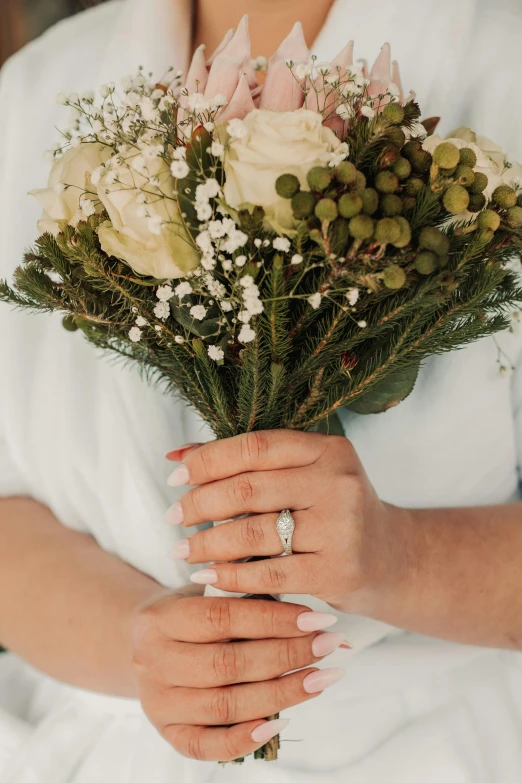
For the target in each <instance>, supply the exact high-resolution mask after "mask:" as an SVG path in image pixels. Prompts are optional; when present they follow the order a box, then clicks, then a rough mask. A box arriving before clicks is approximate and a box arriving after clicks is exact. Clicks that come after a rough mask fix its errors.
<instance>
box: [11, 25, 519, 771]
mask: <svg viewBox="0 0 522 783" xmlns="http://www.w3.org/2000/svg"><path fill="white" fill-rule="evenodd" d="M257 71H266V74H265V80H264V84H263V86H259V79H258V73H257ZM59 101H60V102H61V103H63V104H64V105H66V106H68V107H69V109H70V112H71V120H70V125H69V127H68V128H67V129H66V130H64V131H63V133H62V137H61V141H60V142H59V143H58V144H57V145H56V147H55V149H53V150H52V151H51V153H50V157H51V159H52V161H53V164H54V165H53V168H52V172H51V176H50V181H49V186H48V188H46V189H44V190H39V191H34V195H35V196H36V198H37V199H38V200H39V201H40V203H41V204H42V206H43V210H44V212H43V217H42V220H41V222H40V224H39V228H40V231H41V233H42V235H41V236H40V238H39V239H38V240H37V242H36V245H35V247H34V249H32V250H30V251H29V252H27V254H26V256H25V259H24V261H23V263H22V265H21V266H19V267H18V269H17V270H16V271H15V274H14V283H13V284H12V286H10V285H9V284H8V283H7V282H3V283H2V284H1V286H0V298H1V299H3V300H4V301H6V302H10V303H12V304H13V305H16V306H18V307H23V308H29V309H32V310H37V311H44V312H50V311H55V310H56V311H59V312H61V313H63V315H64V319H63V325H64V327H65V328H66V329H67V330H69V331H71V332H75V331H77V330H80V331H81V332H83V334H84V335H85V337H86V338H87V339H88V340H89V341H90V342H91V343H93V344H94V345H95V346H96V347H98V348H102V349H104V350H108V351H110V352H112V354H113V355H119V356H120V357H122V358H123V359H125V360H132V361H134V362H137V363H138V364H139V365H140V367H141V368H142V370H143V371H144V373H145V374H146V376H147V378H149V379H150V380H151V381H153V380H154V381H159V382H162V384H163V388H164V389H165V392H167V393H172V394H177V395H179V396H181V397H182V398H183V399H184V400H186V401H187V402H189V403H190V404H191V405H193V406H194V407H195V408H196V410H197V411H198V412H199V414H200V415H201V416H202V418H203V419H204V420H205V421H206V422H207V423H208V424H209V425H210V427H211V428H212V430H213V432H214V433H215V435H216V437H218V438H227V437H231V436H234V435H237V434H239V433H245V432H248V431H252V430H261V429H271V428H290V429H303V430H311V429H318V428H323V430H324V431H326V432H332V431H335V430H336V427H338V424H337V423H336V419H335V412H336V411H337V410H338V409H339V408H341V407H348V408H350V409H351V410H353V411H356V412H357V413H360V414H370V413H378V412H383V411H385V410H387V409H388V408H390V407H391V406H394V405H397V404H398V403H399V402H401V400H403V399H405V398H406V397H407V396H408V395H409V394H410V393H411V392H412V391H413V389H414V386H415V382H416V378H417V375H418V372H419V367H420V365H421V362H422V361H423V359H425V358H426V357H428V356H430V355H432V354H436V353H440V352H442V351H450V350H453V349H456V348H459V347H461V346H464V345H466V344H468V343H470V342H472V341H474V340H478V339H479V338H482V337H485V336H487V335H492V334H494V333H495V332H498V331H500V330H503V329H505V328H506V327H508V326H509V322H510V320H509V315H510V312H511V311H512V310H513V309H514V308H516V307H518V306H519V304H520V302H521V301H522V290H521V287H520V285H519V281H518V277H517V275H516V273H515V272H514V271H513V270H512V269H511V267H510V263H509V262H510V261H511V260H512V259H513V257H517V256H520V249H521V246H522V191H521V190H520V185H521V183H522V180H520V179H517V177H518V175H519V174H520V172H521V171H522V169H521V167H520V166H518V164H514V163H513V162H510V161H509V160H508V158H507V157H506V156H505V155H504V153H503V152H502V150H500V149H499V148H498V147H496V146H495V145H494V144H493V143H492V142H489V141H488V140H487V139H486V140H485V139H482V138H481V137H480V136H477V135H476V134H475V133H473V132H472V131H471V130H469V129H467V128H460V129H459V130H458V131H455V132H454V133H453V134H451V138H449V139H447V140H443V139H442V138H440V137H439V136H437V135H435V134H434V133H433V131H434V129H435V126H436V122H437V121H436V119H434V120H429V121H425V122H424V124H422V123H421V122H420V116H421V111H420V108H419V106H418V104H417V103H416V101H415V96H414V94H413V93H411V94H410V95H409V96H405V95H404V93H403V89H402V86H401V80H400V75H399V70H398V66H397V65H396V64H395V63H394V64H392V63H391V61H390V50H389V46H388V45H385V46H384V47H383V49H382V51H381V54H380V56H379V58H378V59H377V61H376V63H375V65H374V66H373V68H372V69H371V70H368V68H367V67H366V65H365V63H364V62H363V63H362V64H361V65H354V62H353V43H350V44H348V45H347V47H346V48H345V49H344V50H343V51H342V52H341V53H340V54H339V55H338V56H337V57H336V58H335V59H334V60H333V61H332V62H328V63H325V62H318V61H317V59H316V58H314V57H311V56H310V53H309V51H308V49H307V47H306V45H305V42H304V39H303V35H302V30H301V27H300V25H296V26H295V27H294V29H293V31H292V32H291V34H290V35H289V36H288V37H287V38H286V39H285V40H284V41H283V43H282V44H281V46H280V48H279V49H278V51H277V52H276V53H275V54H274V56H273V57H272V58H271V60H270V61H269V63H268V64H267V63H266V61H265V60H263V59H262V58H260V59H258V60H256V61H254V62H252V61H251V59H250V45H249V36H248V28H247V21H246V19H244V20H243V21H242V22H241V24H240V25H239V27H238V29H237V31H236V32H235V34H234V35H233V36H232V37H230V36H228V37H227V38H226V39H225V41H224V42H223V44H222V45H221V47H220V48H219V49H218V50H217V52H216V53H215V54H214V55H213V56H212V57H211V58H210V60H209V61H208V62H207V61H206V59H205V54H204V49H203V48H202V47H200V48H199V49H198V50H197V51H196V53H195V55H194V59H193V62H192V64H191V66H190V69H189V71H188V74H187V76H186V79H185V80H183V78H182V75H181V73H173V72H169V74H168V75H167V77H166V78H165V79H163V80H162V81H161V82H159V83H156V82H154V81H151V78H150V77H149V76H147V75H146V74H145V73H144V72H143V70H140V71H139V72H138V73H137V75H135V76H132V77H128V78H126V79H124V80H123V81H122V84H121V89H117V88H116V86H115V85H114V84H107V85H104V86H103V87H102V88H101V90H100V91H99V94H98V96H97V97H96V96H95V95H94V93H87V94H84V95H69V96H65V95H61V96H59ZM277 747H278V744H277V739H275V740H274V741H272V742H271V743H270V744H269V746H266V747H265V748H264V749H262V750H261V751H259V752H258V754H257V755H258V756H259V757H262V758H263V757H264V758H275V757H276V755H277Z"/></svg>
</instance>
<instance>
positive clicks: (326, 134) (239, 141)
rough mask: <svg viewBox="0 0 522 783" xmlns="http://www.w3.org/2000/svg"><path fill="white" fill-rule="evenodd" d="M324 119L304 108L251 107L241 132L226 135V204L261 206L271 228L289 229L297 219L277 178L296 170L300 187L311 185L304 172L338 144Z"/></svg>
mask: <svg viewBox="0 0 522 783" xmlns="http://www.w3.org/2000/svg"><path fill="white" fill-rule="evenodd" d="M322 123H323V118H322V116H321V115H320V114H319V113H318V112H314V111H309V110H308V109H299V110H298V111H291V112H274V111H269V110H268V109H255V110H254V111H252V112H250V114H248V115H247V116H246V117H245V119H244V120H243V125H244V126H245V128H246V129H247V133H246V134H245V135H244V138H232V139H230V150H229V153H228V155H227V157H226V160H225V175H226V182H225V187H224V195H225V200H226V202H227V204H229V205H230V206H231V207H233V208H234V209H237V208H238V207H240V206H241V205H242V204H255V205H256V206H261V207H264V209H265V213H266V218H267V221H268V222H269V224H270V225H271V226H272V228H273V229H274V230H275V231H277V232H278V233H279V234H289V235H292V234H293V233H294V231H295V219H294V216H293V213H292V207H291V203H290V200H289V199H284V198H280V197H279V196H278V195H277V193H276V190H275V183H276V180H277V178H278V177H279V176H280V175H281V174H295V176H296V177H297V178H298V179H299V182H300V183H301V187H302V189H303V190H309V189H310V188H309V187H308V184H307V181H306V175H307V173H308V172H309V171H310V169H311V168H313V167H314V166H324V165H326V164H327V163H328V162H329V161H330V159H331V153H332V152H333V151H334V150H336V149H337V147H338V146H339V144H340V141H339V139H338V138H337V136H336V135H335V134H334V133H333V132H332V131H331V130H330V129H329V128H325V127H324V126H323V124H322Z"/></svg>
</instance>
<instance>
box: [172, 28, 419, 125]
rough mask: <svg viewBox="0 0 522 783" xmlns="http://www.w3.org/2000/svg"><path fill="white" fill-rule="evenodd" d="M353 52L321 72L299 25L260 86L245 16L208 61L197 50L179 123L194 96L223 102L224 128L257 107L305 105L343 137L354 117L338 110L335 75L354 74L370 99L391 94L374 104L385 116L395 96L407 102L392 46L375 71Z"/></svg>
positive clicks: (220, 112)
mask: <svg viewBox="0 0 522 783" xmlns="http://www.w3.org/2000/svg"><path fill="white" fill-rule="evenodd" d="M353 47H354V44H353V41H350V42H349V43H348V44H347V45H346V46H345V47H344V49H342V51H341V52H339V54H338V55H337V57H335V58H334V59H333V60H332V62H331V63H330V64H329V65H328V67H327V68H326V69H325V70H326V71H327V72H328V73H323V72H322V71H320V73H317V70H318V69H317V66H316V65H315V64H314V63H313V62H312V60H311V58H310V51H309V49H308V47H307V45H306V42H305V39H304V35H303V28H302V25H301V24H300V23H299V22H297V23H296V24H295V25H294V27H293V29H292V30H291V32H290V33H289V35H288V36H287V37H286V38H285V39H284V40H283V42H282V43H281V45H280V46H279V48H278V50H277V51H276V52H275V54H274V55H273V56H272V58H271V59H270V61H269V65H268V72H267V75H266V80H265V83H264V85H262V86H261V85H259V84H258V81H257V76H256V73H255V71H254V68H253V66H252V60H251V47H250V35H249V31H248V17H247V16H244V17H243V18H242V19H241V22H240V23H239V25H238V27H237V30H236V31H235V32H234V31H233V30H229V31H228V32H227V34H226V35H225V37H224V38H223V41H222V42H221V44H220V45H219V46H218V48H217V49H216V51H215V52H214V53H213V54H212V56H211V57H210V58H209V59H206V58H205V49H204V46H200V47H198V49H196V52H195V53H194V57H193V59H192V63H191V65H190V68H189V70H188V73H187V78H186V81H185V85H184V88H183V90H182V93H181V97H180V106H181V108H180V117H179V119H180V120H182V119H183V118H184V117H185V116H186V115H187V112H188V110H189V108H190V106H189V104H190V99H191V95H193V94H194V93H199V94H200V95H201V99H202V100H207V101H211V100H212V99H216V98H218V99H219V101H220V102H221V104H222V107H221V108H219V110H218V111H217V112H216V114H215V120H216V122H221V123H224V122H229V121H230V120H233V119H240V120H242V119H244V118H245V117H246V116H247V114H249V113H250V112H251V111H252V110H253V109H255V108H260V109H268V110H271V111H278V112H284V111H295V110H297V109H300V108H301V107H302V106H303V104H305V105H306V107H307V108H309V109H312V110H314V111H320V112H321V113H322V114H323V115H324V117H325V121H324V124H325V125H326V126H327V127H329V128H331V130H333V131H334V132H335V133H336V134H337V135H338V136H342V135H343V134H344V131H345V129H346V123H347V122H348V121H349V118H347V117H346V116H343V112H342V110H339V109H340V107H341V109H342V104H343V100H345V99H344V98H343V95H342V86H338V87H336V86H335V77H336V75H338V76H339V79H340V80H341V81H342V78H343V77H345V75H346V72H347V70H348V69H353V70H352V74H354V79H355V80H357V81H356V86H357V85H359V87H358V88H360V89H361V90H362V89H363V87H366V88H367V94H368V95H369V96H370V97H373V98H376V97H377V96H378V95H384V94H386V96H387V97H386V98H385V99H382V100H381V101H376V102H375V103H374V107H373V108H374V110H375V111H376V112H379V111H382V109H383V108H384V106H385V105H386V103H387V102H388V101H389V100H391V99H392V97H393V98H394V99H396V100H400V101H401V102H402V101H403V100H404V92H403V88H402V84H401V77H400V73H399V66H398V64H397V62H395V61H394V62H393V63H392V61H391V54H390V46H389V44H384V46H383V47H382V49H381V52H380V54H379V56H378V58H377V60H376V61H375V63H374V65H373V67H372V68H371V70H370V71H368V65H367V63H366V61H359V62H360V63H362V64H361V65H359V66H354V62H353ZM290 63H291V64H292V67H291V68H290V67H289V64H290ZM312 74H313V75H312ZM311 79H313V81H311Z"/></svg>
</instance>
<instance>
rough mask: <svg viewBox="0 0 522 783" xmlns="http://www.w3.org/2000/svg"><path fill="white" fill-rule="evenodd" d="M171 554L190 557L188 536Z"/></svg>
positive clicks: (186, 558) (175, 558)
mask: <svg viewBox="0 0 522 783" xmlns="http://www.w3.org/2000/svg"><path fill="white" fill-rule="evenodd" d="M171 555H172V557H173V558H174V560H188V558H189V557H190V541H189V540H188V538H185V539H184V540H183V541H180V542H179V544H178V545H177V546H175V547H174V549H173V550H172V552H171ZM314 655H315V653H314ZM317 657H319V656H317Z"/></svg>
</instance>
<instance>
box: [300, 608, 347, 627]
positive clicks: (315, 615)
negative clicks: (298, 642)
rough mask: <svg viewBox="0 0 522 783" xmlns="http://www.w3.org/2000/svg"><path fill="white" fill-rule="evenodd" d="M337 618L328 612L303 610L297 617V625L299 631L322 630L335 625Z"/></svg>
mask: <svg viewBox="0 0 522 783" xmlns="http://www.w3.org/2000/svg"><path fill="white" fill-rule="evenodd" d="M337 620H338V618H337V617H336V616H335V615H334V614H328V612H303V613H302V614H300V615H299V617H298V618H297V627H298V628H299V630H300V631H322V630H323V628H330V626H332V625H335V623H336V622H337Z"/></svg>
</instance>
